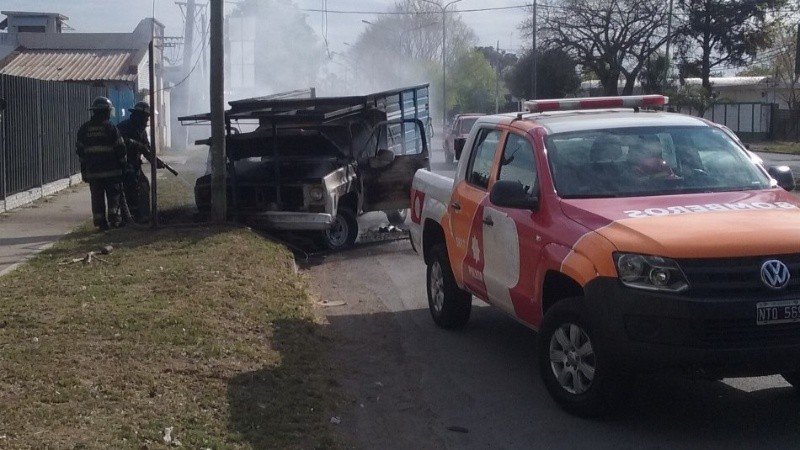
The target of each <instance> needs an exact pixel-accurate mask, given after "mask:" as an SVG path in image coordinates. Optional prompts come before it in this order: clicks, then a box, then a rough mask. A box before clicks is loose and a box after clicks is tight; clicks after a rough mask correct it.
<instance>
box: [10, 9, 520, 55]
mask: <svg viewBox="0 0 800 450" xmlns="http://www.w3.org/2000/svg"><path fill="white" fill-rule="evenodd" d="M197 1H198V3H205V2H207V1H208V0H197ZM287 1H288V0H287ZM293 1H294V3H295V4H296V5H297V6H298V7H299V8H304V9H321V8H322V6H323V3H325V0H293ZM234 3H235V0H227V1H226V7H231V6H232V5H233V4H234ZM527 3H530V0H462V1H461V2H459V3H458V4H457V5H456V6H457V7H458V9H460V10H467V9H480V8H497V7H506V6H518V5H524V4H527ZM327 4H328V9H329V10H341V11H386V10H387V9H388V8H390V7H391V6H392V5H393V4H394V0H327ZM154 6H155V16H156V18H157V19H158V20H159V21H161V22H162V23H164V25H166V27H167V28H166V34H167V35H168V36H180V35H182V31H183V16H182V14H181V10H180V8H179V7H178V6H177V5H176V4H175V1H174V0H155V2H154V1H153V0H117V1H114V0H3V2H2V6H0V8H2V10H3V11H43V12H57V13H61V14H63V15H65V16H67V17H69V21H68V22H67V23H68V24H69V25H70V26H71V27H72V28H74V29H75V30H76V31H79V32H130V31H132V30H133V29H134V27H136V24H138V23H139V21H140V20H141V19H142V18H144V17H149V16H151V15H152V13H153V8H154ZM451 8H452V7H451ZM526 14H527V13H526V12H525V10H524V9H508V10H496V11H482V12H469V13H463V14H462V18H463V19H464V21H465V22H466V23H467V24H468V25H470V26H471V27H472V29H473V30H474V31H475V33H476V35H477V37H478V40H479V44H480V45H483V46H489V45H492V46H493V45H496V43H497V41H500V47H501V48H504V49H511V50H512V51H518V50H519V48H520V47H521V46H523V43H522V42H521V38H520V35H519V31H518V30H517V26H518V25H519V23H520V22H521V21H522V20H524V18H525V17H526ZM322 16H323V15H322V14H321V13H316V12H308V23H309V24H310V25H311V27H312V28H313V29H314V30H315V31H316V32H317V34H320V35H321V34H322ZM375 17H376V16H375V15H372V14H334V13H329V14H328V42H329V43H330V46H331V49H332V50H334V51H344V50H346V46H345V45H344V42H352V41H354V40H355V38H356V36H358V33H359V32H360V31H362V30H363V29H364V27H365V26H366V25H365V24H363V23H362V22H361V21H362V20H364V19H366V20H371V19H374V18H375Z"/></svg>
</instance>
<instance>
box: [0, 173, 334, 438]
mask: <svg viewBox="0 0 800 450" xmlns="http://www.w3.org/2000/svg"><path fill="white" fill-rule="evenodd" d="M170 183H172V186H170ZM182 187H183V185H182V184H181V182H180V180H179V179H176V181H172V182H169V181H165V182H163V183H162V184H161V185H160V186H159V189H160V190H161V189H163V190H164V191H165V192H169V191H170V190H173V191H174V190H175V189H181V188H182ZM160 192H161V191H160ZM168 197H169V196H167V198H168ZM174 197H175V198H176V199H177V198H180V195H175V196H174ZM170 214H172V215H173V216H175V215H176V214H175V213H174V211H173V212H168V214H166V215H165V217H170ZM177 215H178V216H180V214H177ZM108 245H110V246H112V247H113V251H112V252H111V253H110V254H101V253H100V252H99V250H100V249H101V248H103V247H104V246H108ZM89 252H96V253H94V254H91V258H90V253H89ZM89 259H91V261H90V262H86V261H87V260H89ZM326 341H327V339H326V338H325V336H324V328H322V327H321V323H320V320H319V318H318V317H317V316H316V314H315V311H314V308H313V301H312V299H311V297H310V295H309V291H308V290H307V287H306V280H305V279H304V278H303V276H302V275H301V274H298V273H296V271H295V269H294V264H293V261H292V255H291V254H290V253H289V252H288V251H287V250H286V249H284V248H283V247H281V246H279V245H276V244H274V243H271V242H269V241H267V240H265V239H264V238H262V237H261V236H259V235H257V234H256V233H254V232H252V231H250V230H249V229H246V228H242V227H235V226H230V227H212V226H193V227H182V228H162V229H159V230H157V231H152V230H138V229H131V228H128V229H120V230H112V231H111V232H107V233H96V232H94V231H93V230H92V229H91V228H90V227H89V226H88V224H87V226H85V227H83V228H81V229H80V230H77V231H76V232H74V233H72V234H70V235H69V236H67V237H66V238H65V239H63V240H61V241H60V242H58V243H57V244H56V245H55V246H54V247H53V248H51V249H50V250H48V251H46V252H44V253H42V254H40V255H39V256H38V257H36V258H34V259H33V260H31V261H30V262H29V263H28V264H25V265H23V266H21V267H20V268H18V269H17V270H15V271H14V272H12V273H10V274H8V275H6V276H4V277H0V448H3V449H27V448H58V449H62V448H63V449H72V448H75V449H77V448H86V449H109V448H114V449H154V448H167V447H168V446H172V447H175V446H182V447H184V448H192V449H203V448H209V449H222V448H224V449H249V448H257V449H263V448H281V449H284V448H286V449H291V448H332V447H333V448H335V447H337V446H338V444H337V441H336V439H335V438H334V436H333V433H332V431H331V429H330V424H329V419H330V417H331V411H332V410H333V408H334V405H335V403H336V399H337V396H336V386H335V383H334V381H333V379H332V377H331V375H330V373H331V370H330V367H328V366H327V364H326V362H325V359H324V351H325V350H324V347H325V345H326Z"/></svg>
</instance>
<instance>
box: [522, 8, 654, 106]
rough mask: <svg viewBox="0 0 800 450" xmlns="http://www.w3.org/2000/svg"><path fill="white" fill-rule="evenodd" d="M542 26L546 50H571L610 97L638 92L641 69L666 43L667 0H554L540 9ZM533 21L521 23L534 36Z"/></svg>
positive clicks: (523, 29) (526, 31) (540, 31)
mask: <svg viewBox="0 0 800 450" xmlns="http://www.w3.org/2000/svg"><path fill="white" fill-rule="evenodd" d="M539 11H540V13H539V17H538V19H537V27H538V30H539V32H538V33H537V35H539V36H540V42H542V46H543V47H545V48H560V49H563V50H565V51H567V52H568V53H569V54H570V55H572V57H573V58H575V60H576V61H577V62H578V64H580V65H581V66H582V67H583V70H584V71H585V72H586V71H591V72H593V73H594V74H595V75H596V76H597V77H598V78H599V79H600V83H601V84H602V86H603V91H604V94H605V95H617V93H618V83H619V79H620V76H622V77H624V79H625V86H624V88H623V94H630V93H632V92H633V88H634V85H635V83H636V79H637V78H638V76H639V73H640V72H641V71H642V69H643V68H644V67H645V65H646V64H647V61H648V60H649V59H651V58H652V57H654V56H655V55H656V53H657V52H658V50H659V49H661V48H662V47H663V46H664V44H665V43H666V42H667V19H668V11H667V8H666V7H665V4H664V2H663V1H662V0H554V1H551V2H550V3H545V4H542V5H540V7H539ZM531 23H532V19H531V18H528V19H527V20H526V21H525V22H523V24H522V25H521V27H520V28H521V29H522V31H523V34H527V35H528V36H530V35H531V30H532V27H531Z"/></svg>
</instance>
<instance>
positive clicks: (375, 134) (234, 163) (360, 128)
mask: <svg viewBox="0 0 800 450" xmlns="http://www.w3.org/2000/svg"><path fill="white" fill-rule="evenodd" d="M312 92H313V91H312ZM229 104H230V106H231V108H230V109H229V110H227V111H226V113H225V129H226V172H227V186H228V214H229V216H230V217H231V218H235V219H237V220H240V221H244V222H247V223H251V224H253V225H255V226H258V227H260V228H264V229H269V230H280V231H294V232H306V233H312V235H313V237H315V238H316V240H317V241H318V243H319V244H320V245H321V246H323V247H326V248H328V249H331V250H338V249H342V248H345V247H348V246H350V245H352V244H353V242H355V240H356V238H357V236H358V222H357V220H356V217H357V216H358V215H360V214H363V213H365V212H369V211H384V212H385V213H386V215H387V217H388V218H389V220H390V222H394V223H397V222H401V221H403V220H404V219H405V214H404V211H405V210H407V208H408V207H409V206H410V189H411V182H412V180H413V176H414V173H415V172H416V171H417V170H418V169H420V168H429V167H430V162H429V149H428V142H429V136H428V135H427V130H428V129H429V127H428V126H427V125H429V123H430V115H429V104H428V86H427V85H419V86H413V87H408V88H402V89H396V90H391V91H385V92H379V93H375V94H369V95H363V96H348V97H311V98H285V97H284V96H280V95H279V96H270V97H260V98H252V99H244V100H237V101H232V102H229ZM180 120H181V121H182V122H183V123H184V124H186V123H190V124H191V123H203V122H207V121H209V120H210V115H208V114H202V115H195V116H187V117H181V118H180ZM244 130H247V131H244ZM198 143H203V144H208V140H203V141H198ZM210 197H211V190H210V171H209V173H207V174H206V175H204V176H202V177H199V178H198V179H197V181H196V184H195V203H196V205H197V207H198V211H199V212H200V213H201V214H204V213H206V212H208V211H209V210H210V204H211V203H210Z"/></svg>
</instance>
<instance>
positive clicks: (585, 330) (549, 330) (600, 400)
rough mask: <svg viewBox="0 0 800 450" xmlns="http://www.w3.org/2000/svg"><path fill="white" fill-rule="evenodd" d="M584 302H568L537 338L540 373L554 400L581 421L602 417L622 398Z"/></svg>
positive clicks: (555, 307) (551, 311)
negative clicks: (619, 396) (585, 310)
mask: <svg viewBox="0 0 800 450" xmlns="http://www.w3.org/2000/svg"><path fill="white" fill-rule="evenodd" d="M581 301H582V299H581V298H571V299H564V300H561V301H559V302H558V303H556V304H555V305H553V306H552V307H551V308H550V309H549V310H548V311H547V314H546V315H545V317H544V321H543V322H542V328H541V330H540V331H539V336H538V338H537V347H538V349H537V357H538V360H539V372H540V374H541V377H542V381H543V382H544V385H545V387H546V388H547V391H548V392H549V393H550V396H551V397H553V399H554V400H555V401H556V403H558V404H559V406H561V408H562V409H564V410H565V411H567V412H569V413H571V414H574V415H576V416H581V417H594V416H598V415H602V414H603V413H605V412H607V411H608V408H609V407H610V406H612V405H613V404H614V403H616V402H617V401H618V400H619V398H618V397H617V396H616V395H615V394H616V393H617V388H618V387H620V384H619V381H620V380H619V379H617V378H616V374H615V373H614V371H613V369H612V367H610V365H609V362H608V359H607V358H606V349H605V348H604V347H603V344H602V342H601V341H600V339H599V337H598V336H597V334H596V333H595V332H594V330H593V328H592V326H591V323H590V322H589V321H588V320H587V319H586V318H585V314H583V313H582V310H583V308H582V307H581Z"/></svg>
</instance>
